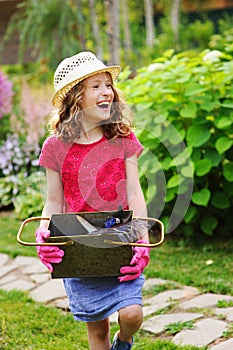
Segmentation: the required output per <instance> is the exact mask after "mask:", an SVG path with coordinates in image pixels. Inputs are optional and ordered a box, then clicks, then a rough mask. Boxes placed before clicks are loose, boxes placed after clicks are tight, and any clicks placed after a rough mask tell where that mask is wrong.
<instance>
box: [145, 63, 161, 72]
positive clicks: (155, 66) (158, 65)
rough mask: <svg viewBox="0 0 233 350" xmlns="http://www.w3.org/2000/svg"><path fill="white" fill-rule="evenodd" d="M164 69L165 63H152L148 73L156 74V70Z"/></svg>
mask: <svg viewBox="0 0 233 350" xmlns="http://www.w3.org/2000/svg"><path fill="white" fill-rule="evenodd" d="M163 68H164V64H163V63H159V62H157V63H152V64H150V65H149V66H148V72H154V71H155V70H162V69H163Z"/></svg>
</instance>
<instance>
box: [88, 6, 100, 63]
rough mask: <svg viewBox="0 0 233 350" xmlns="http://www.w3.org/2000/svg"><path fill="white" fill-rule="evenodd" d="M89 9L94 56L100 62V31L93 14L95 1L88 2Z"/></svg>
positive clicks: (94, 13)
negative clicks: (94, 47)
mask: <svg viewBox="0 0 233 350" xmlns="http://www.w3.org/2000/svg"><path fill="white" fill-rule="evenodd" d="M89 7H90V13H91V26H92V32H93V37H94V42H95V46H96V50H95V51H96V55H97V57H98V58H99V59H100V60H102V59H103V50H102V45H101V37H100V30H99V25H98V21H97V16H96V12H95V0H89Z"/></svg>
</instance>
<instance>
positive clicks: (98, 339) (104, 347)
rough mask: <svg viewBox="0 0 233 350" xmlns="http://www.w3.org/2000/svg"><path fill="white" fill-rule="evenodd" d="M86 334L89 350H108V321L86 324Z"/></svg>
mask: <svg viewBox="0 0 233 350" xmlns="http://www.w3.org/2000/svg"><path fill="white" fill-rule="evenodd" d="M87 334H88V342H89V346H90V350H109V349H110V347H111V345H110V322H109V319H108V318H107V319H105V320H102V321H96V322H87Z"/></svg>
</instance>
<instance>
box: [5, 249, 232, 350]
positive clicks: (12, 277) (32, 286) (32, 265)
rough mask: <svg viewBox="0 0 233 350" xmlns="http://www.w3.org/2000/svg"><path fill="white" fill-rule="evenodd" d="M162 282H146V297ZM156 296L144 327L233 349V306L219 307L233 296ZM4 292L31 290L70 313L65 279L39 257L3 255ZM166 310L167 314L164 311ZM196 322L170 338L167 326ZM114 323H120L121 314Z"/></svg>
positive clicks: (183, 290) (176, 292)
mask: <svg viewBox="0 0 233 350" xmlns="http://www.w3.org/2000/svg"><path fill="white" fill-rule="evenodd" d="M168 282H169V281H165V280H162V279H149V280H147V281H146V283H145V286H144V290H145V292H147V293H145V294H147V295H149V294H150V292H149V291H150V289H151V288H152V287H153V286H155V285H162V284H167V283H168ZM171 283H173V284H174V289H172V290H167V291H165V292H161V293H159V294H157V295H156V296H153V297H150V298H149V297H148V298H144V316H145V318H144V323H143V325H142V328H143V329H144V330H145V331H148V332H150V333H151V334H154V336H155V338H156V337H162V338H165V339H170V340H172V341H173V342H174V343H175V344H181V345H188V344H190V345H195V346H197V347H204V346H208V349H211V350H232V349H233V338H230V339H229V338H228V339H226V338H224V337H223V333H224V332H225V331H227V330H228V329H229V325H230V324H232V323H233V307H227V308H218V307H217V304H218V301H219V300H225V301H226V302H227V301H233V296H227V295H220V294H209V293H207V294H200V293H199V291H198V290H197V289H196V288H193V287H188V286H180V285H179V286H178V285H177V284H175V283H174V282H171ZM0 289H3V290H6V291H10V290H12V289H18V290H21V291H27V292H28V293H29V295H30V296H31V297H32V298H33V299H34V300H35V301H37V302H41V303H44V304H46V305H52V306H54V307H57V308H61V309H63V310H67V311H69V307H68V303H67V298H66V294H65V291H64V287H63V283H62V280H60V279H53V280H52V279H51V278H50V274H49V273H48V271H47V269H46V268H45V267H44V265H42V264H41V262H40V260H39V259H38V258H33V257H22V256H18V257H17V258H15V259H10V258H9V256H8V255H6V254H0ZM161 310H163V311H161ZM190 321H191V322H193V327H192V329H182V330H181V331H180V332H178V333H176V334H175V335H171V336H169V335H167V333H166V332H165V327H166V326H167V325H170V324H179V323H181V322H182V323H183V322H185V323H186V324H188V322H190ZM111 322H117V314H114V315H112V317H111Z"/></svg>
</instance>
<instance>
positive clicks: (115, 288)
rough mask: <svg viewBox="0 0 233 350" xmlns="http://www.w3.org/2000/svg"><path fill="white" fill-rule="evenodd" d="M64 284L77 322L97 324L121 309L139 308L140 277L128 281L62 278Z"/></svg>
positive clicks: (103, 278)
mask: <svg viewBox="0 0 233 350" xmlns="http://www.w3.org/2000/svg"><path fill="white" fill-rule="evenodd" d="M63 282H64V286H65V290H66V294H67V297H68V301H69V307H70V310H71V312H72V314H73V315H74V319H75V320H76V321H84V322H93V321H100V320H104V319H105V318H107V317H109V316H110V315H112V314H113V313H115V312H116V311H118V310H120V309H121V308H123V307H126V306H129V305H135V304H137V305H142V287H143V284H144V276H143V274H142V275H141V276H139V277H138V278H137V279H135V280H133V281H128V282H119V281H118V279H117V277H91V278H89V277H88V278H65V279H64V280H63Z"/></svg>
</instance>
